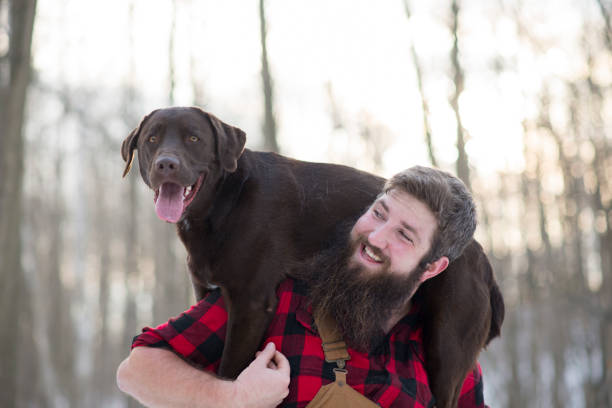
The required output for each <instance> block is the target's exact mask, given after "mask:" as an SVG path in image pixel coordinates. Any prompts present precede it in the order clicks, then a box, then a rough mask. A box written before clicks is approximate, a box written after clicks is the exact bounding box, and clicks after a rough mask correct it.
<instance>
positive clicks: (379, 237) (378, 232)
mask: <svg viewBox="0 0 612 408" xmlns="http://www.w3.org/2000/svg"><path fill="white" fill-rule="evenodd" d="M387 233H388V231H387V228H386V225H380V226H378V228H375V229H373V230H372V231H371V232H370V234H369V235H368V241H369V242H370V244H372V245H374V246H376V247H378V248H379V249H384V248H386V246H387Z"/></svg>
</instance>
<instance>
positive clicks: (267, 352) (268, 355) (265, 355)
mask: <svg viewBox="0 0 612 408" xmlns="http://www.w3.org/2000/svg"><path fill="white" fill-rule="evenodd" d="M275 351H276V346H275V345H274V343H272V342H270V343H268V344H266V347H264V349H263V350H261V352H260V353H259V355H258V356H257V358H256V359H255V360H258V361H259V362H260V363H261V364H265V365H267V364H268V362H269V361H270V360H272V357H274V352H275Z"/></svg>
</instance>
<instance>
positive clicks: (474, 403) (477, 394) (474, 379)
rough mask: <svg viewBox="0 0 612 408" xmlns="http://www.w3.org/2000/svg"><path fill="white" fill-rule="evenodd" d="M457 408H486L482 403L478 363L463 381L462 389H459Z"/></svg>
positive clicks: (481, 385)
mask: <svg viewBox="0 0 612 408" xmlns="http://www.w3.org/2000/svg"><path fill="white" fill-rule="evenodd" d="M457 408H488V407H487V405H485V403H484V388H483V384H482V369H481V368H480V364H479V363H478V362H477V363H476V366H475V367H474V369H473V370H472V371H470V372H469V373H468V375H467V376H466V377H465V380H464V381H463V388H461V393H460V394H459V402H458V403H457Z"/></svg>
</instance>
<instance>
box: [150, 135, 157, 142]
mask: <svg viewBox="0 0 612 408" xmlns="http://www.w3.org/2000/svg"><path fill="white" fill-rule="evenodd" d="M149 142H151V143H155V142H157V136H149Z"/></svg>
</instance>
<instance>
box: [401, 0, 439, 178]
mask: <svg viewBox="0 0 612 408" xmlns="http://www.w3.org/2000/svg"><path fill="white" fill-rule="evenodd" d="M404 10H405V11H406V17H407V18H408V20H409V21H410V18H411V17H412V12H411V11H410V4H409V3H408V0H404ZM410 55H411V56H412V63H413V65H414V72H415V73H416V79H417V87H418V89H419V95H420V96H421V110H422V111H423V132H424V133H425V145H426V146H427V153H428V154H429V161H430V162H431V165H432V166H434V167H438V161H437V160H436V154H435V150H434V147H433V139H432V134H431V125H430V124H429V103H428V102H427V97H426V96H425V90H424V89H423V70H422V69H421V61H420V60H419V56H418V54H417V52H416V47H415V46H414V40H413V41H411V42H410Z"/></svg>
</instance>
